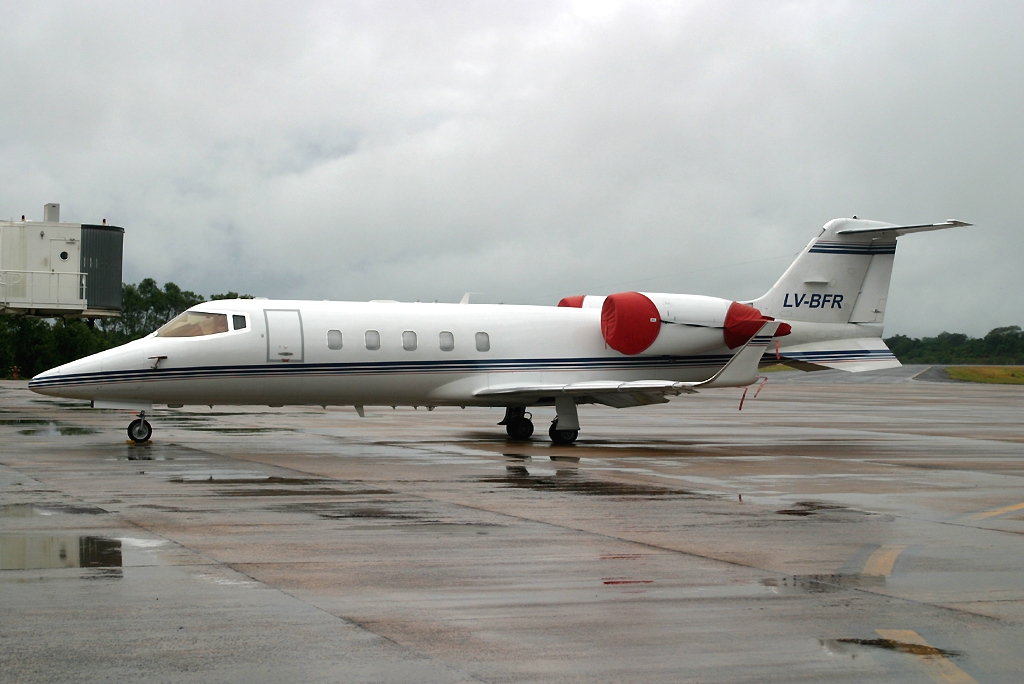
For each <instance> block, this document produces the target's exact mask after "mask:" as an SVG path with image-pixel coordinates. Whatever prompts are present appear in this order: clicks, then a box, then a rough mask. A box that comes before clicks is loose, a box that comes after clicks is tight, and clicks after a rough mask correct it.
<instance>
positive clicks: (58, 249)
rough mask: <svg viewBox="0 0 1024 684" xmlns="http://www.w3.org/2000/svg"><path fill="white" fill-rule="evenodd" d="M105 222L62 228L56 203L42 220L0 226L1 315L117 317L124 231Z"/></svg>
mask: <svg viewBox="0 0 1024 684" xmlns="http://www.w3.org/2000/svg"><path fill="white" fill-rule="evenodd" d="M106 223H107V222H106V219H104V221H103V223H102V224H101V225H93V224H85V223H62V222H61V220H60V205H59V204H47V205H46V206H45V207H43V220H42V221H26V220H25V217H24V216H22V217H21V220H20V221H13V220H12V221H0V313H2V314H14V315H28V316H45V317H58V316H60V317H71V318H88V319H97V318H110V317H113V316H119V315H120V314H121V262H122V258H123V248H124V228H119V227H117V226H108V225H106Z"/></svg>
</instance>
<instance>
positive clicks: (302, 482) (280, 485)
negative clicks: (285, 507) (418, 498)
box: [170, 475, 393, 496]
mask: <svg viewBox="0 0 1024 684" xmlns="http://www.w3.org/2000/svg"><path fill="white" fill-rule="evenodd" d="M170 482H178V483H183V484H184V483H187V484H207V485H217V486H220V487H222V486H225V485H272V486H265V487H263V486H261V487H249V488H243V487H239V488H237V489H220V490H217V491H216V492H214V494H216V495H217V496H379V495H382V494H392V493H393V492H391V491H389V490H386V489H366V488H357V489H338V488H337V486H338V485H342V486H344V485H346V484H357V485H362V483H349V482H340V481H337V480H330V479H327V478H302V477H258V478H252V477H247V478H222V479H217V478H214V477H213V476H212V475H211V476H210V477H208V478H206V479H184V478H175V479H172V480H170ZM317 485H319V486H317ZM324 485H333V486H330V487H328V486H324Z"/></svg>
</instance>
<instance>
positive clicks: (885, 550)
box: [861, 544, 907, 577]
mask: <svg viewBox="0 0 1024 684" xmlns="http://www.w3.org/2000/svg"><path fill="white" fill-rule="evenodd" d="M905 548H907V547H906V546H897V545H895V544H884V545H882V546H880V547H878V550H877V551H875V552H874V553H873V554H871V555H870V556H868V560H867V562H865V563H864V572H862V573H861V574H862V575H869V576H872V577H888V576H889V575H890V574H891V573H892V566H893V565H895V564H896V559H897V558H899V555H900V553H902V552H903V549H905Z"/></svg>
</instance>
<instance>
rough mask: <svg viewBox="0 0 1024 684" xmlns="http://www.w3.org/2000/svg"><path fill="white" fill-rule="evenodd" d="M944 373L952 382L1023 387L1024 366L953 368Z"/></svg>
mask: <svg viewBox="0 0 1024 684" xmlns="http://www.w3.org/2000/svg"><path fill="white" fill-rule="evenodd" d="M946 373H948V374H949V377H951V378H953V379H954V380H966V381H967V382H984V383H987V384H990V385H991V384H995V385H1024V366H954V367H952V368H947V369H946Z"/></svg>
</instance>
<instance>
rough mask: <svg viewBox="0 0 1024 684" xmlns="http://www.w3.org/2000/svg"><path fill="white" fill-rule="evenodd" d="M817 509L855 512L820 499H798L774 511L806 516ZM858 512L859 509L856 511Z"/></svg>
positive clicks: (812, 513)
mask: <svg viewBox="0 0 1024 684" xmlns="http://www.w3.org/2000/svg"><path fill="white" fill-rule="evenodd" d="M819 511H843V512H845V513H850V512H855V511H850V509H848V508H847V507H846V506H837V505H835V504H827V503H823V502H821V501H798V502H797V503H795V504H793V508H784V509H782V510H781V511H775V512H776V513H780V514H782V515H799V516H807V515H814V514H815V513H818V512H819ZM856 512H859V511H856Z"/></svg>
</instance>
